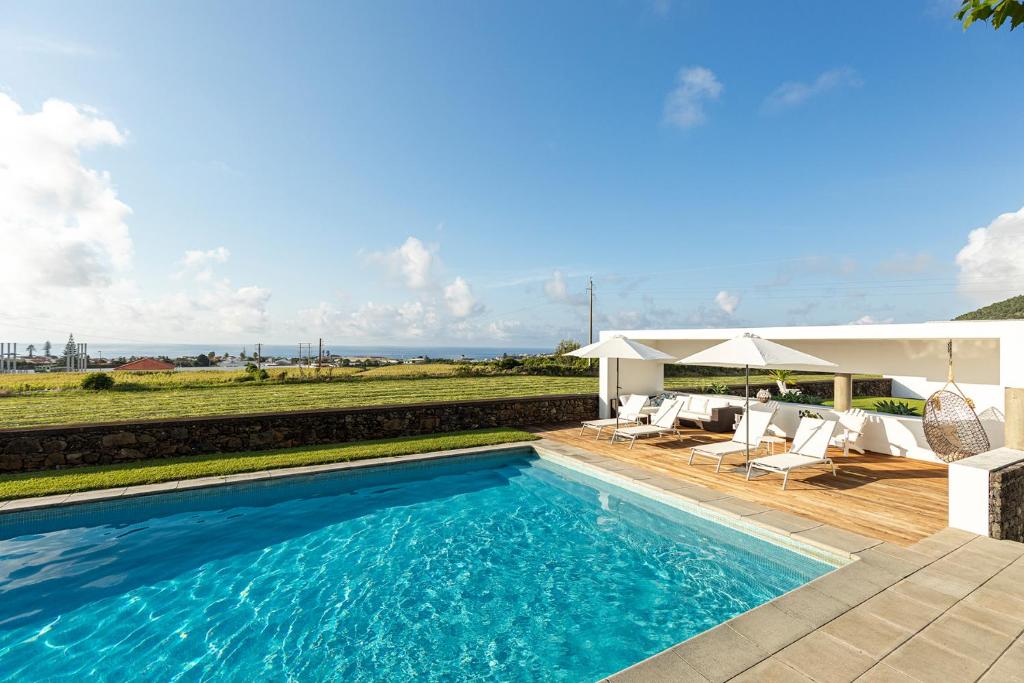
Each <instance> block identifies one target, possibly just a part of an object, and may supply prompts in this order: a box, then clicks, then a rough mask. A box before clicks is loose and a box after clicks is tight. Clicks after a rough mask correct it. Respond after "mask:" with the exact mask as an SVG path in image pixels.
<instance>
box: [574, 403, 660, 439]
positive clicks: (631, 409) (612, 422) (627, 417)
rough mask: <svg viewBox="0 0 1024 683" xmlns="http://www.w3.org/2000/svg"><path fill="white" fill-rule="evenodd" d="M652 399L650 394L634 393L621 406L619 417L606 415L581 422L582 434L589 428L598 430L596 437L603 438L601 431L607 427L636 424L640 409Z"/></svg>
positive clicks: (613, 427)
mask: <svg viewBox="0 0 1024 683" xmlns="http://www.w3.org/2000/svg"><path fill="white" fill-rule="evenodd" d="M649 399H650V397H649V396H644V395H643V394H633V395H632V396H630V397H629V398H627V399H626V401H625V402H624V403H623V404H622V405H621V406H619V412H618V417H606V418H604V419H601V420H587V421H585V422H582V423H580V424H581V425H582V426H581V427H580V436H583V432H585V431H586V430H588V429H593V430H595V431H596V432H597V436H596V437H594V438H596V439H600V438H601V432H603V431H604V430H605V428H607V427H611V428H612V429H615V428H616V427H621V426H623V423H626V424H636V423H637V422H638V421H639V418H640V410H641V409H642V408H643V407H644V406H645V405H647V401H648V400H649Z"/></svg>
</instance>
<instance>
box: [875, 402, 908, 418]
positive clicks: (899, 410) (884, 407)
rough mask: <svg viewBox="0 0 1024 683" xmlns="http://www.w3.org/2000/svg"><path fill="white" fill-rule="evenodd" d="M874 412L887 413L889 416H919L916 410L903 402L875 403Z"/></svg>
mask: <svg viewBox="0 0 1024 683" xmlns="http://www.w3.org/2000/svg"><path fill="white" fill-rule="evenodd" d="M875 410H876V411H878V412H879V413H889V414H891V415H919V413H918V412H917V410H915V409H914V408H911V407H910V406H909V405H907V404H906V403H904V402H903V401H893V400H891V399H886V400H884V401H878V402H877V403H875Z"/></svg>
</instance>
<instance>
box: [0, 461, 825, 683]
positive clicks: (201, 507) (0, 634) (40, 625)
mask: <svg viewBox="0 0 1024 683" xmlns="http://www.w3.org/2000/svg"><path fill="white" fill-rule="evenodd" d="M830 568H831V567H829V566H828V565H825V564H822V563H820V562H817V561H815V560H812V559H810V558H808V557H805V556H803V555H799V554H796V553H793V552H791V551H789V550H786V549H783V548H781V547H778V546H774V545H771V544H769V543H767V542H764V541H761V540H757V539H755V538H753V537H750V536H746V535H744V534H741V533H738V532H736V531H733V530H730V529H727V528H725V527H722V526H720V525H716V524H713V523H712V522H709V521H707V520H704V519H700V518H697V517H694V516H691V515H688V514H686V513H684V512H681V511H678V510H674V509H672V508H668V507H667V506H664V505H662V504H660V503H656V502H654V501H651V500H649V499H644V498H642V497H640V496H638V495H636V494H633V493H629V492H627V491H624V490H621V489H618V488H616V487H614V486H611V485H609V484H606V483H603V482H599V481H597V480H595V479H591V478H588V477H586V476H584V475H582V474H580V473H578V472H573V471H570V470H567V469H565V468H562V467H560V466H558V465H555V464H552V463H550V462H548V461H545V460H543V459H538V458H536V457H534V456H532V454H531V453H528V452H522V453H518V454H513V455H504V456H501V457H491V458H482V459H476V460H473V461H466V462H459V463H439V464H436V465H433V466H431V467H418V468H410V469H408V470H403V469H401V468H396V469H390V470H387V471H383V472H378V473H375V474H371V475H359V476H346V475H330V476H322V475H321V476H319V477H306V478H301V479H294V480H284V481H278V482H271V483H266V484H263V483H258V484H251V485H246V486H244V487H229V488H223V489H221V490H219V491H212V492H211V491H207V492H204V493H203V494H201V495H197V494H196V493H194V492H193V493H189V494H169V495H162V496H154V497H152V498H150V499H147V500H139V501H135V502H133V503H130V504H129V503H124V502H119V503H113V504H109V503H108V504H90V505H87V506H81V508H80V509H79V510H77V511H72V512H71V513H69V514H64V515H47V514H45V513H24V514H20V515H11V516H8V517H7V518H6V519H4V520H3V521H2V524H0V676H3V677H5V678H6V679H7V680H19V681H28V680H57V679H63V680H68V679H85V678H89V679H94V680H100V681H105V680H118V681H122V680H160V681H164V680H168V681H196V680H218V681H253V680H294V681H313V680H317V681H320V680H325V681H407V680H411V679H416V680H425V681H453V680H493V681H508V680H517V681H518V680H523V681H529V680H545V681H547V680H552V681H557V680H565V681H580V680H584V681H585V680H594V679H597V678H600V677H602V676H606V675H609V674H611V673H613V672H614V671H616V670H618V669H620V668H622V667H624V666H628V665H629V664H631V663H633V662H635V661H638V660H640V659H642V658H644V657H647V656H649V655H651V654H654V653H655V652H658V651H660V650H662V649H664V648H665V647H668V646H671V645H672V644H674V643H676V642H678V641H680V640H683V639H685V638H687V637H689V636H692V635H695V634H697V633H700V632H701V631H704V630H706V629H708V628H710V627H712V626H715V625H717V624H718V623H721V622H722V621H724V620H725V619H728V618H729V617H731V616H734V615H735V614H738V613H740V612H743V611H745V610H748V609H750V608H752V607H754V606H756V605H758V604H761V603H763V602H765V601H767V600H770V599H771V598H773V597H776V596H778V595H780V594H781V593H783V592H785V591H788V590H790V589H792V588H795V587H797V586H799V585H801V584H803V583H805V582H806V581H808V580H810V579H812V578H815V577H816V576H819V575H821V574H823V573H825V572H826V571H828V570H829V569H830Z"/></svg>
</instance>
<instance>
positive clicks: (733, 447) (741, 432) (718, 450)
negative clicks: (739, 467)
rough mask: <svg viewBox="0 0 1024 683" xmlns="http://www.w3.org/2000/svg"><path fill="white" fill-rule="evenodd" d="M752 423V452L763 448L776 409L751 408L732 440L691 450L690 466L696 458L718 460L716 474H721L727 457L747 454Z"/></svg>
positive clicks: (742, 419)
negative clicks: (762, 440) (763, 440)
mask: <svg viewBox="0 0 1024 683" xmlns="http://www.w3.org/2000/svg"><path fill="white" fill-rule="evenodd" d="M748 415H749V422H750V446H749V448H750V449H751V450H754V449H757V448H759V447H760V446H761V439H763V438H764V433H765V432H767V431H768V425H769V424H771V421H772V417H774V416H775V410H774V409H767V410H766V409H763V408H758V407H755V406H751V407H750V410H749V411H748V413H745V414H744V415H743V417H741V418H740V423H739V425H738V426H737V427H736V433H735V434H733V435H732V440H730V441H722V442H719V443H709V444H705V445H703V446H694V447H693V448H691V449H690V460H689V461H688V462H687V464H688V465H692V464H693V458H694V456H697V457H700V458H711V459H712V460H717V461H718V464H717V465H716V466H715V472H719V471H720V470H721V469H722V460H724V459H725V456H727V455H732V454H734V453H744V454H745V453H746V452H747V448H748V446H747V422H748Z"/></svg>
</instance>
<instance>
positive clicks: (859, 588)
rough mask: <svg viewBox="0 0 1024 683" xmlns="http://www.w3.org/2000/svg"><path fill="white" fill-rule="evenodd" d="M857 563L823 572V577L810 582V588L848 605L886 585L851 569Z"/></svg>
mask: <svg viewBox="0 0 1024 683" xmlns="http://www.w3.org/2000/svg"><path fill="white" fill-rule="evenodd" d="M857 564H859V562H855V563H854V564H850V565H847V566H845V567H840V568H839V569H837V570H835V571H833V572H831V573H827V574H825V575H824V577H821V578H820V579H817V580H815V581H814V582H812V583H811V584H810V588H812V589H814V590H815V591H818V592H819V593H824V594H825V595H827V596H828V597H830V598H834V599H836V600H838V601H840V602H842V603H843V604H845V605H846V606H848V607H853V606H854V605H859V604H860V603H861V602H863V601H864V600H867V599H868V598H870V597H871V596H872V595H876V594H878V593H880V592H881V591H882V590H883V589H884V587H885V586H886V585H883V584H880V583H879V582H877V581H866V580H864V579H863V572H862V571H860V572H858V571H856V570H853V571H851V569H852V568H853V567H854V566H856V565H857Z"/></svg>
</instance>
